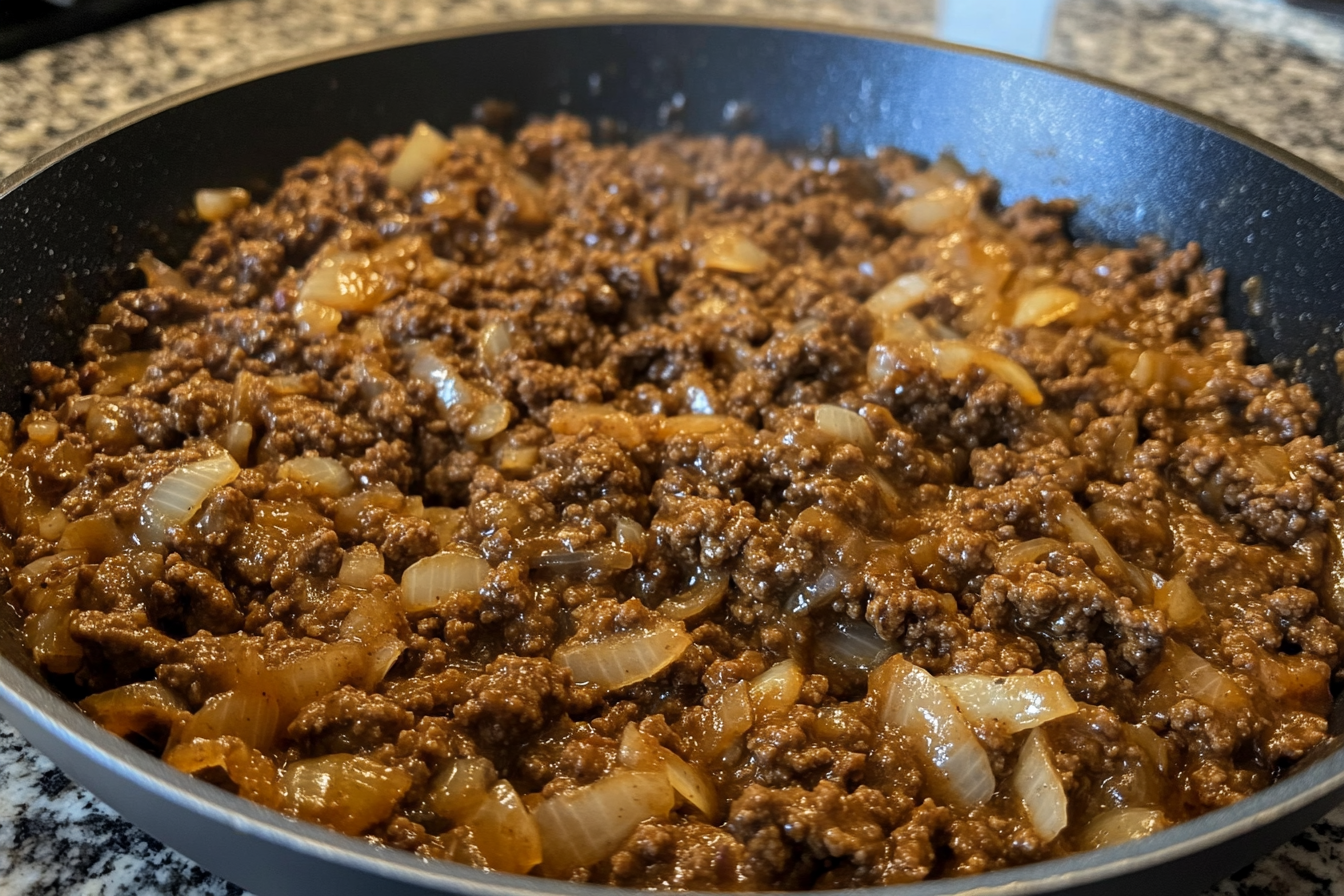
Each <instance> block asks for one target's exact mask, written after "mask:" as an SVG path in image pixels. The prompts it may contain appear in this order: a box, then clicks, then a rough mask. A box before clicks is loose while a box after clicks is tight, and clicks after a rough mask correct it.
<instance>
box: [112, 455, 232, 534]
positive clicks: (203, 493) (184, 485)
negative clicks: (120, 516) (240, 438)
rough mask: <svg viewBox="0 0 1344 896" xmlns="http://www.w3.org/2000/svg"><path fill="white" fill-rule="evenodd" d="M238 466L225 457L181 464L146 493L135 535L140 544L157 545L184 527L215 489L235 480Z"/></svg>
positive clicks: (213, 457)
mask: <svg viewBox="0 0 1344 896" xmlns="http://www.w3.org/2000/svg"><path fill="white" fill-rule="evenodd" d="M239 472H241V470H240V469H239V467H238V462H237V461H236V460H234V459H233V457H232V456H231V455H229V454H216V455H214V456H212V457H207V458H205V459H203V460H198V461H193V462H191V463H188V464H183V465H182V466H180V467H178V468H177V469H176V470H173V471H172V472H171V473H169V474H168V475H167V476H165V477H163V479H161V480H159V482H158V484H157V485H155V486H154V487H153V488H152V489H150V491H149V494H148V495H147V496H146V497H145V505H144V509H143V510H142V511H141V512H140V527H139V530H138V531H137V533H136V534H137V536H138V537H139V540H140V543H141V544H146V545H154V546H157V545H161V544H163V542H164V539H165V538H166V537H167V535H168V530H169V529H172V528H175V527H177V526H184V525H186V524H187V523H188V522H190V520H191V518H192V517H194V516H195V515H196V512H197V511H198V510H200V509H201V505H202V504H203V503H205V499H206V498H207V497H208V496H209V495H210V493H211V492H212V491H214V490H215V489H217V488H219V487H221V486H224V485H228V484H229V483H230V482H232V481H233V480H234V479H236V478H237V477H238V474H239Z"/></svg>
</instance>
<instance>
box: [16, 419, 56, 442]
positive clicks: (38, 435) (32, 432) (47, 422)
mask: <svg viewBox="0 0 1344 896" xmlns="http://www.w3.org/2000/svg"><path fill="white" fill-rule="evenodd" d="M23 431H24V432H25V433H27V434H28V438H29V439H30V440H31V441H33V442H36V443H37V444H39V445H51V444H54V443H55V442H56V439H57V438H59V437H60V435H61V424H60V423H58V422H57V421H56V418H55V417H53V416H51V414H48V413H47V412H46V411H33V412H32V413H31V414H29V415H28V416H27V417H25V418H24V420H23Z"/></svg>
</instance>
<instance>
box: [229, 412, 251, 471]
mask: <svg viewBox="0 0 1344 896" xmlns="http://www.w3.org/2000/svg"><path fill="white" fill-rule="evenodd" d="M252 435H253V430H252V424H251V423H243V422H242V421H241V420H239V421H235V422H233V423H230V424H229V425H228V427H227V428H226V429H225V430H224V438H223V441H222V443H221V444H222V445H223V447H224V450H225V451H227V452H229V455H230V456H231V457H232V458H233V459H234V460H236V461H237V462H238V463H239V465H240V466H246V464H247V460H248V457H249V456H250V455H251V453H252Z"/></svg>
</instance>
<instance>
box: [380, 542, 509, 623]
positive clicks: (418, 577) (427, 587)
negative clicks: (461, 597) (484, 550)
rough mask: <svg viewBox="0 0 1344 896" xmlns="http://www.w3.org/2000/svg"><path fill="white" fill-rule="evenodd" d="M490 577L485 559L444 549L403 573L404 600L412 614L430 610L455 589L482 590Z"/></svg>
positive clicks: (415, 563)
mask: <svg viewBox="0 0 1344 896" xmlns="http://www.w3.org/2000/svg"><path fill="white" fill-rule="evenodd" d="M489 577H490V564H489V563H488V562H486V561H485V559H483V558H481V557H473V556H472V555H470V554H460V553H457V552H455V551H441V552H439V553H437V554H435V555H434V556H432V557H426V558H424V559H423V560H417V561H416V562H414V563H412V564H411V565H410V566H409V567H407V569H406V572H404V573H403V574H402V576H401V603H402V606H404V607H405V608H406V611H407V612H408V613H411V612H417V611H419V610H428V609H430V608H431V607H433V606H436V605H437V604H438V602H439V601H440V600H442V599H443V598H444V597H446V596H447V595H449V594H451V593H452V592H454V591H479V590H480V589H481V588H482V587H483V586H484V585H485V583H486V580H487V579H489Z"/></svg>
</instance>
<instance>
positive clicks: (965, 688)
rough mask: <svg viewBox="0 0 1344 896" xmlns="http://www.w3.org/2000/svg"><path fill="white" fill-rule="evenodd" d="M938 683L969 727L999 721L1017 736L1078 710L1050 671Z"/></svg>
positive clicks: (945, 678)
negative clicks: (1019, 733) (945, 689)
mask: <svg viewBox="0 0 1344 896" xmlns="http://www.w3.org/2000/svg"><path fill="white" fill-rule="evenodd" d="M938 683H939V684H941V685H942V686H943V687H945V688H947V690H948V692H950V693H951V694H952V699H954V700H955V701H956V703H957V707H958V708H959V709H960V710H961V713H962V715H963V716H965V718H966V720H967V721H969V722H970V723H971V724H972V725H984V724H986V723H987V722H999V723H1000V724H1002V725H1003V726H1004V727H1005V728H1006V729H1007V730H1008V731H1010V732H1014V733H1016V732H1018V731H1025V730H1026V729H1028V728H1035V727H1036V726H1038V725H1043V724H1045V723H1046V722H1048V721H1050V720H1051V719H1058V718H1061V717H1063V716H1067V715H1072V714H1073V713H1075V712H1077V711H1078V704H1077V703H1076V702H1075V701H1074V699H1073V697H1072V696H1071V695H1070V694H1069V689H1068V687H1067V686H1066V685H1065V684H1064V678H1063V676H1061V675H1060V674H1059V673H1058V672H1055V671H1052V670H1046V671H1045V672H1037V673H1036V674H1034V675H944V676H942V677H940V678H939V679H938Z"/></svg>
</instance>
